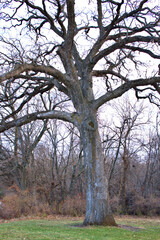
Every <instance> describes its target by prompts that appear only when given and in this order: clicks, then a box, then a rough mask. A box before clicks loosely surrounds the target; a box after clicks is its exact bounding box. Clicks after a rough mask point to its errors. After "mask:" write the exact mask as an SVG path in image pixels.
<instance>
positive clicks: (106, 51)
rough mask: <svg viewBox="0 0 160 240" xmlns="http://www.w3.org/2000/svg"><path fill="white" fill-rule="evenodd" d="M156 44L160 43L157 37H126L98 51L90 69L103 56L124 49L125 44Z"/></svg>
mask: <svg viewBox="0 0 160 240" xmlns="http://www.w3.org/2000/svg"><path fill="white" fill-rule="evenodd" d="M153 41H154V42H155V43H156V42H157V43H160V38H159V37H152V36H147V37H145V36H133V37H126V38H124V39H122V40H121V41H119V42H117V43H114V44H113V45H112V46H110V47H108V48H105V49H103V50H102V51H100V52H99V53H98V54H97V55H96V56H95V57H94V58H93V60H92V67H93V66H94V65H95V64H96V63H97V62H98V61H99V60H100V59H102V58H104V57H105V56H107V55H109V54H111V53H112V52H114V51H116V50H117V49H122V48H125V47H126V44H128V43H138V42H142V43H143V42H144V43H151V42H153Z"/></svg>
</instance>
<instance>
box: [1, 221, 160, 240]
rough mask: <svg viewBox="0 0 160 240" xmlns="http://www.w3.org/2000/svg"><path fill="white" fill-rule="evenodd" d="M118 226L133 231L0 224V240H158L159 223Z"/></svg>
mask: <svg viewBox="0 0 160 240" xmlns="http://www.w3.org/2000/svg"><path fill="white" fill-rule="evenodd" d="M116 221H117V223H118V224H121V225H127V226H132V227H135V229H133V228H132V230H127V229H123V228H116V227H99V226H90V227H82V226H81V224H82V221H81V220H71V219H66V218H65V219H63V218H61V219H60V220H56V219H55V220H54V219H40V220H18V221H13V222H12V221H11V222H10V221H9V222H7V223H2V224H0V240H51V239H61V240H63V239H74V240H76V239H77V240H80V239H83V240H89V239H95V240H98V239H100V240H132V239H134V240H136V239H137V240H160V219H158V218H155V219H145V218H130V217H122V218H117V219H116ZM137 228H139V229H137Z"/></svg>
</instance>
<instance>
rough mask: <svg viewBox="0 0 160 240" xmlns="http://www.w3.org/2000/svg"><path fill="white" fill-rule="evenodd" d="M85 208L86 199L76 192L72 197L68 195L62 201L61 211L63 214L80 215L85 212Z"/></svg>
mask: <svg viewBox="0 0 160 240" xmlns="http://www.w3.org/2000/svg"><path fill="white" fill-rule="evenodd" d="M85 210H86V201H85V199H84V198H83V197H82V196H81V195H80V194H78V195H76V196H74V197H68V198H67V199H66V200H65V201H64V203H63V205H62V210H61V213H62V214H63V215H70V216H82V215H84V214H85Z"/></svg>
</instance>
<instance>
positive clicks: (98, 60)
mask: <svg viewBox="0 0 160 240" xmlns="http://www.w3.org/2000/svg"><path fill="white" fill-rule="evenodd" d="M0 7H1V15H0V16H1V26H2V25H3V26H4V27H1V33H2V34H1V36H3V37H1V39H0V40H1V50H0V66H1V75H0V85H1V90H0V106H1V109H2V110H1V113H0V114H1V125H0V132H3V131H5V130H7V129H9V128H12V127H15V126H17V127H18V126H22V125H24V124H26V123H29V122H31V121H36V120H37V119H39V120H44V119H60V120H63V121H67V122H70V123H72V124H73V125H75V126H76V127H77V128H78V130H79V132H80V136H81V144H82V146H83V153H84V161H85V175H86V200H87V206H86V216H85V220H84V224H86V225H88V224H99V225H116V223H115V221H114V218H113V216H112V212H111V209H110V205H109V201H108V191H107V189H108V183H107V179H106V176H105V172H104V155H103V151H102V146H101V140H100V136H99V132H98V123H97V111H98V109H99V108H100V107H101V106H102V105H103V104H105V103H106V102H108V101H110V100H112V99H114V98H118V97H120V96H122V95H123V94H124V93H125V92H127V91H128V90H130V89H133V90H134V91H135V94H136V96H137V98H148V99H149V100H150V102H154V103H156V104H157V105H159V99H158V93H160V77H159V76H156V75H158V68H157V65H158V64H157V63H156V61H155V64H154V60H156V59H160V51H159V44H160V29H159V20H160V8H159V6H158V5H157V6H156V2H153V1H151V0H137V1H130V0H122V1H112V0H97V1H85V3H84V5H83V6H82V7H81V6H80V4H79V2H78V1H74V0H52V1H51V0H42V1H31V0H10V1H7V2H6V1H3V0H2V1H1V4H0ZM11 35H13V36H12V37H11ZM14 36H15V37H14ZM146 58H147V59H150V60H151V61H150V62H149V63H148V65H147V63H146ZM156 64H157V65H156ZM155 65H156V66H155ZM152 70H153V71H152ZM96 78H99V81H98V82H96V81H95V79H96ZM95 83H96V89H97V84H98V83H99V86H100V92H99V95H98V96H97V97H96V96H95V88H94V86H95ZM8 88H10V89H11V90H12V91H11V94H10V95H8V94H6V93H7V89H8ZM49 90H51V91H52V94H53V95H52V96H53V98H54V94H55V93H56V91H60V92H61V93H62V99H63V100H66V101H70V103H71V104H70V107H69V105H68V106H66V105H67V104H66V105H65V104H62V105H61V104H60V103H59V104H58V103H57V104H58V105H57V107H56V106H55V107H54V108H53V109H51V110H45V109H42V111H39V110H37V111H35V110H34V111H33V112H32V111H30V112H29V113H28V114H27V115H19V113H20V112H22V113H21V114H23V109H24V108H25V105H26V103H28V102H31V101H33V99H34V98H35V97H36V96H37V97H39V99H40V95H45V93H46V92H47V91H49ZM40 100H41V99H40ZM40 100H39V101H40ZM14 103H17V108H16V109H15V111H14V112H11V111H10V110H9V105H12V104H14ZM60 105H61V107H60ZM66 107H68V108H66ZM72 109H74V110H72ZM14 115H16V116H18V118H16V119H15V120H14V119H13V116H14Z"/></svg>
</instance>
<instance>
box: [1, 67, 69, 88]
mask: <svg viewBox="0 0 160 240" xmlns="http://www.w3.org/2000/svg"><path fill="white" fill-rule="evenodd" d="M26 71H33V72H36V73H37V72H40V73H44V74H48V75H50V76H52V77H54V78H56V79H57V80H58V81H59V82H62V83H64V84H65V85H66V86H70V85H71V82H70V79H69V78H68V77H67V76H66V75H64V74H63V73H61V72H60V71H59V70H57V69H55V68H54V67H51V66H45V65H37V64H19V65H18V66H16V67H15V68H14V69H13V70H11V71H9V72H8V73H5V74H3V75H1V76H0V83H1V82H3V81H5V80H7V79H11V78H14V77H17V76H18V75H20V74H21V73H23V72H26Z"/></svg>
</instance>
